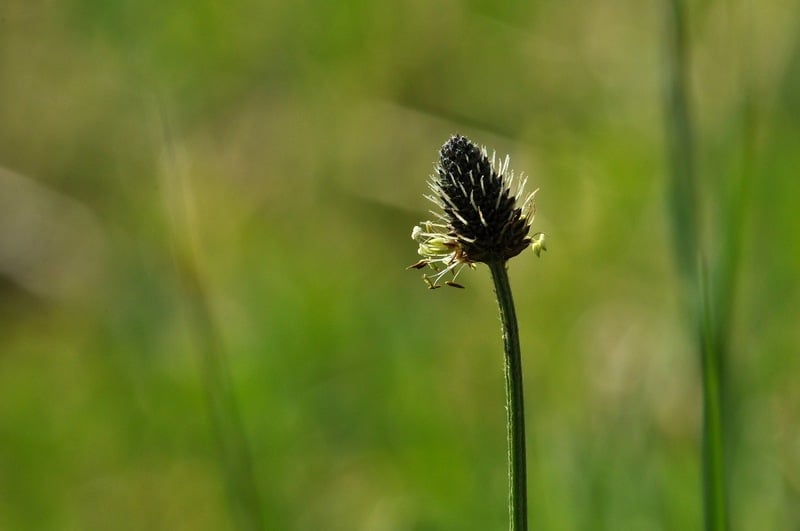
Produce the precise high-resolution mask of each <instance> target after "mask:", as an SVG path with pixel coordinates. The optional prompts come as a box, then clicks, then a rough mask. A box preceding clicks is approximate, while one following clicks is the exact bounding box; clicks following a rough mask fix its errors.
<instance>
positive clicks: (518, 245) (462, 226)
mask: <svg viewBox="0 0 800 531" xmlns="http://www.w3.org/2000/svg"><path fill="white" fill-rule="evenodd" d="M439 157H440V158H439V163H438V164H437V165H436V168H435V173H434V174H433V175H431V177H430V180H429V181H428V187H429V188H430V189H431V191H432V192H433V194H432V195H427V196H425V197H427V198H428V199H429V200H430V201H432V202H433V203H434V204H435V205H436V206H438V207H439V208H440V209H441V212H432V213H433V214H434V215H435V216H436V217H437V218H438V221H436V222H433V221H424V222H422V223H420V224H419V225H417V226H415V227H414V230H413V231H412V233H411V237H412V238H413V239H414V240H416V241H417V242H419V250H418V252H419V254H420V255H421V256H422V260H420V261H419V262H417V263H416V264H414V265H412V266H411V267H413V268H416V269H420V268H423V267H425V266H429V267H431V268H432V269H433V270H434V271H435V273H434V274H433V275H430V276H428V275H426V276H425V277H423V278H424V279H425V281H426V283H427V284H428V286H429V287H430V288H437V287H439V284H438V283H439V281H440V280H441V279H442V277H444V276H445V275H447V274H448V273H450V272H452V273H453V279H454V280H455V277H456V276H457V275H458V273H459V272H460V271H461V269H462V268H463V266H465V265H467V266H470V267H474V264H475V263H476V262H483V263H494V262H505V261H506V260H508V259H509V258H513V257H514V256H516V255H518V254H519V253H521V252H522V251H523V250H525V248H526V247H528V246H532V247H533V250H534V251H535V252H536V254H537V256H538V255H539V254H540V253H541V251H542V250H545V246H544V235H543V234H541V233H537V234H534V235H533V236H532V237H531V236H529V235H528V234H529V232H530V224H531V221H533V214H534V201H533V200H534V196H535V195H536V190H534V191H533V192H531V193H529V194H527V195H526V194H525V193H524V189H525V183H526V181H527V178H521V177H520V178H517V179H516V181H517V182H516V185H515V183H514V181H515V177H514V172H512V171H510V170H509V169H508V156H506V157H505V159H503V160H502V161H498V160H496V159H495V155H494V153H493V154H492V157H491V159H490V158H489V156H488V154H487V151H486V149H485V148H478V147H477V146H476V145H475V144H473V143H472V142H471V141H470V140H468V139H467V138H465V137H463V136H461V135H454V136H452V137H451V138H450V139H449V140H448V141H447V142H445V144H444V145H443V146H442V149H441V150H440V152H439ZM513 187H516V190H512V188H513ZM445 284H448V285H452V286H456V287H462V286H461V285H460V284H456V283H455V282H453V281H447V282H445Z"/></svg>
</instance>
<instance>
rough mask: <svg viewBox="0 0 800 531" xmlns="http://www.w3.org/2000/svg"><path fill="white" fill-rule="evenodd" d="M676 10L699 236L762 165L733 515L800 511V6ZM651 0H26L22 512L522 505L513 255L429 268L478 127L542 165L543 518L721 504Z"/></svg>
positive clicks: (3, 183) (73, 525)
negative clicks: (428, 227)
mask: <svg viewBox="0 0 800 531" xmlns="http://www.w3.org/2000/svg"><path fill="white" fill-rule="evenodd" d="M689 17H690V18H689V21H690V22H689V27H688V30H689V38H690V48H689V51H690V58H691V62H692V65H693V66H692V71H691V75H692V77H691V79H692V85H691V87H690V88H691V94H692V98H693V99H692V105H693V108H694V110H695V111H696V113H695V117H696V119H697V122H696V123H697V142H698V148H699V152H698V167H699V174H700V177H701V180H702V184H701V186H700V192H701V199H702V204H703V207H704V209H703V212H704V214H703V217H702V219H703V238H704V241H705V247H706V250H707V252H708V254H709V257H710V259H711V260H712V262H713V257H714V256H715V255H716V254H717V252H718V250H719V249H718V247H719V241H720V238H719V235H720V234H721V233H723V232H724V229H725V224H724V223H722V222H720V221H719V220H720V219H721V217H720V215H719V212H720V210H721V208H722V206H723V205H724V204H726V199H725V198H726V197H727V195H726V194H728V191H729V186H728V184H729V183H730V182H733V181H735V180H736V179H738V177H737V176H738V175H740V174H741V172H742V171H743V170H742V168H750V169H751V170H752V171H751V176H752V178H751V179H750V180H749V185H748V188H747V195H746V201H745V204H744V208H742V209H741V210H740V211H738V212H736V219H737V220H738V221H739V222H740V227H741V230H738V229H737V232H738V234H737V238H738V241H739V243H740V244H741V249H742V252H741V256H740V260H739V261H738V272H739V275H738V277H737V281H736V284H735V286H736V288H737V291H736V298H735V299H734V302H733V306H732V308H731V311H732V312H733V313H732V321H731V326H730V330H729V337H730V344H731V348H730V352H729V354H730V356H729V359H727V360H726V371H727V372H726V374H727V379H728V383H729V389H730V393H729V403H728V406H729V412H730V418H729V420H730V422H729V423H728V428H729V432H730V437H729V441H730V446H729V448H728V450H729V456H728V457H729V463H730V487H731V512H732V521H733V523H734V528H735V529H737V530H738V529H752V530H767V529H800V509H799V508H800V386H799V385H798V384H797V381H798V374H800V372H798V369H800V357H798V354H800V349H799V348H798V346H799V345H800V327H798V315H799V314H800V312H799V311H798V309H800V292H799V291H798V283H797V277H798V272H800V238H798V234H800V216H797V205H798V199H797V198H798V195H800V179H798V177H800V175H799V173H798V172H799V171H800V170H799V169H800V120H799V119H798V116H800V5H799V4H798V3H797V2H791V1H779V0H771V1H767V2H754V1H752V0H732V1H726V2H709V1H701V2H695V3H692V4H691V6H690V9H689ZM662 22H663V9H662V6H661V5H660V3H658V2H639V1H635V0H623V1H620V2H596V3H590V2H580V3H578V2H558V1H552V0H550V1H541V2H505V3H503V2H498V3H495V2H489V1H485V0H472V1H466V2H426V1H421V0H416V1H414V0H411V1H407V2H394V3H382V2H366V1H343V2H322V1H316V2H313V1H305V2H288V1H286V2H276V1H269V0H268V1H253V0H234V1H231V2H218V1H212V0H198V1H195V2H191V3H185V2H175V1H154V0H144V1H141V0H140V1H132V0H117V1H113V2H106V1H100V0H60V1H41V2H39V1H33V2H31V1H27V0H5V1H4V2H3V3H2V5H0V530H3V531H5V530H51V529H52V530H62V529H63V530H66V529H69V530H72V529H74V530H87V529H91V530H94V529H97V530H107V529H115V530H116V529H119V530H126V529H131V530H133V529H136V530H148V531H155V530H175V529H186V530H226V529H230V530H233V529H245V528H247V522H248V518H247V516H246V514H245V516H244V517H242V513H247V512H248V511H251V512H252V511H255V510H256V508H257V510H258V511H260V512H261V514H262V518H263V522H264V528H265V529H270V530H312V529H313V530H316V529H320V530H332V531H336V530H348V531H349V530H376V531H377V530H420V531H423V530H466V529H475V530H487V529H504V528H505V527H506V499H507V493H506V488H507V487H506V476H505V474H506V462H505V461H506V448H505V444H506V443H505V425H504V423H505V412H504V391H503V373H502V350H501V341H500V334H499V322H498V318H497V310H496V306H495V301H494V299H493V294H492V289H491V282H490V279H489V275H488V271H487V270H486V268H485V267H483V266H481V267H479V268H478V270H476V271H465V272H464V274H463V275H462V276H461V277H459V278H460V282H462V283H463V284H465V285H466V286H467V289H466V290H464V291H461V290H453V289H441V290H437V291H428V290H426V289H425V286H424V284H423V283H422V281H421V279H420V278H419V277H420V274H419V272H417V271H406V270H405V269H404V268H405V267H406V266H407V265H408V264H411V263H413V262H415V261H416V260H417V259H418V257H417V256H416V244H415V243H414V242H413V241H412V240H411V239H410V232H411V228H412V226H413V225H414V224H415V223H416V222H418V221H420V220H422V219H428V218H429V217H430V216H429V214H428V213H427V210H428V209H429V207H430V204H429V203H428V202H427V201H426V200H425V199H424V198H423V197H422V194H423V193H426V192H427V189H426V186H425V180H426V178H427V176H428V174H429V173H430V172H431V171H432V168H433V163H434V161H435V160H436V157H437V151H438V148H439V146H440V145H441V144H442V143H443V142H444V141H445V140H446V139H447V137H448V136H449V135H450V134H452V133H455V132H460V133H462V134H465V135H467V136H469V137H470V138H472V139H473V140H474V141H476V142H477V143H479V144H484V145H487V146H488V147H489V148H490V149H496V150H497V151H498V152H499V153H501V154H505V153H509V154H510V155H511V166H512V167H513V168H514V169H516V171H517V172H519V171H523V172H525V173H526V174H527V175H529V176H530V181H529V186H530V185H533V187H534V188H535V187H539V188H540V192H539V194H538V196H537V197H538V200H537V206H538V211H537V217H536V220H535V223H534V230H539V231H544V232H546V233H547V235H548V247H549V251H548V252H547V253H545V254H544V255H543V257H542V258H541V259H538V260H537V259H536V258H535V257H534V256H533V254H532V253H524V254H523V255H522V256H520V257H518V258H515V259H514V260H513V261H512V262H511V267H510V274H511V281H512V285H513V288H514V291H515V296H516V300H517V305H518V308H517V310H518V314H519V315H518V316H519V319H520V326H521V334H522V350H523V357H524V372H525V385H526V403H527V416H528V448H529V474H530V478H529V483H530V514H531V522H532V529H545V530H573V529H576V530H577V529H582V530H599V529H600V530H601V529H615V530H616V529H625V530H661V529H663V530H672V529H699V528H700V526H701V522H702V514H701V513H702V510H701V507H702V505H701V497H700V492H701V480H700V471H699V470H700V468H699V467H700V465H699V445H700V433H699V431H700V428H699V426H700V411H701V410H700V388H699V381H700V380H699V376H698V363H697V360H696V354H695V352H694V346H693V337H692V334H691V331H690V329H688V327H687V323H686V318H685V315H684V314H685V311H684V309H683V308H684V305H683V304H682V302H681V295H680V291H681V287H680V285H679V279H678V275H677V273H676V268H675V266H674V259H673V256H672V252H671V243H670V242H671V239H670V233H669V230H670V229H669V227H670V223H669V219H668V215H669V212H668V209H667V206H666V199H665V197H666V190H667V178H668V177H667V176H668V172H667V169H666V157H665V154H664V152H665V151H664V145H665V141H664V135H663V131H664V119H665V115H664V112H663V105H662V100H663V98H662V85H663V81H664V70H665V68H664V60H663V57H664V46H663V41H664V37H663V34H664V31H663V26H664V25H663V23H662ZM748 113H751V114H748ZM745 116H750V117H751V118H752V119H750V120H747V119H745ZM743 139H750V141H751V144H750V145H751V146H752V148H753V149H752V150H751V151H748V150H745V149H743V147H742V146H743V142H744V140H743ZM747 153H750V155H747ZM745 159H747V160H745ZM209 397H210V400H209ZM234 405H235V406H236V407H238V413H237V412H236V410H235V408H234ZM240 428H241V429H240ZM237 433H239V434H243V436H244V437H239V436H238V435H237ZM248 454H249V458H247V455H248ZM250 480H252V482H253V483H254V487H253V488H251V487H250V485H251V483H250ZM226 485H228V486H226ZM254 489H255V490H257V496H258V497H257V499H255V500H254V499H252V498H248V497H247V495H248V494H247V493H252V492H253V490H254ZM237 515H238V516H237Z"/></svg>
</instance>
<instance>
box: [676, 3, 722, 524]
mask: <svg viewBox="0 0 800 531" xmlns="http://www.w3.org/2000/svg"><path fill="white" fill-rule="evenodd" d="M664 7H665V13H664V15H665V16H664V21H665V24H666V25H665V28H664V39H665V44H666V46H665V62H666V75H665V83H664V104H665V125H666V131H665V136H666V142H667V149H668V158H669V161H668V162H669V170H670V194H669V199H670V213H671V220H672V228H673V244H674V245H673V251H674V255H675V259H676V262H677V264H678V268H679V270H680V273H681V278H682V281H683V284H684V286H685V289H684V294H685V301H686V305H687V309H688V310H689V311H688V315H689V317H690V319H691V321H692V322H693V323H694V325H693V327H694V329H695V330H696V332H697V336H696V340H697V352H698V354H699V358H700V366H701V375H702V376H701V381H702V389H703V394H702V396H703V407H702V410H703V421H702V422H703V429H702V434H703V435H702V437H703V440H702V452H701V454H702V476H703V514H704V523H705V529H706V531H725V530H727V529H728V505H727V489H726V480H725V448H724V429H723V419H724V411H723V408H724V402H723V399H722V397H723V373H722V365H723V360H722V352H721V350H720V348H721V336H722V332H721V331H720V330H718V329H717V327H716V326H715V323H714V319H715V316H717V314H718V313H719V312H718V311H716V310H717V309H716V308H715V307H714V303H715V302H717V301H718V300H720V294H716V296H715V297H714V298H713V299H712V294H711V288H710V285H711V283H710V281H709V279H708V274H707V272H706V265H705V263H704V261H703V260H704V259H703V258H701V257H702V255H703V253H702V245H701V230H700V223H699V219H700V216H699V212H698V210H699V201H698V198H697V195H698V194H697V170H696V156H695V150H696V147H695V140H694V127H693V120H692V113H691V109H690V105H689V99H690V97H689V94H690V89H689V87H690V83H689V73H690V65H689V45H688V29H687V19H688V17H687V13H686V6H685V4H684V1H683V0H664Z"/></svg>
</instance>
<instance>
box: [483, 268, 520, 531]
mask: <svg viewBox="0 0 800 531" xmlns="http://www.w3.org/2000/svg"><path fill="white" fill-rule="evenodd" d="M489 269H490V270H491V272H492V280H494V290H495V293H496V294H497V305H498V306H499V307H500V319H501V320H502V322H503V348H504V350H505V376H506V428H507V435H508V488H509V494H508V512H509V520H510V522H509V529H510V530H511V531H527V529H528V493H527V490H528V487H527V471H526V464H525V461H526V460H525V402H524V399H523V393H522V358H521V356H520V348H519V329H518V327H517V314H516V311H515V309H514V299H513V298H512V296H511V285H510V284H509V282H508V272H507V270H506V264H505V262H494V263H491V264H489Z"/></svg>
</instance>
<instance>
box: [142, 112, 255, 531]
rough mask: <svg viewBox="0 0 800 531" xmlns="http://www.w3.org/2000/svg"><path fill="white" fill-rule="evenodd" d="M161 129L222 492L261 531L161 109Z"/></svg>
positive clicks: (246, 525) (243, 521)
mask: <svg viewBox="0 0 800 531" xmlns="http://www.w3.org/2000/svg"><path fill="white" fill-rule="evenodd" d="M157 108H158V110H159V117H158V118H159V123H160V125H161V127H160V129H161V136H162V141H163V149H164V151H165V159H166V164H165V166H166V167H165V169H164V172H163V174H164V180H165V182H164V191H165V194H166V196H167V197H166V201H165V207H166V209H167V211H168V212H167V214H168V216H169V217H171V218H172V219H171V225H172V235H171V236H172V237H171V241H172V247H173V253H174V260H175V264H176V269H177V275H178V280H179V282H180V285H181V287H182V289H183V298H184V301H183V302H184V305H185V308H186V311H187V315H188V321H189V328H190V332H191V334H192V336H193V338H194V339H195V341H196V343H197V349H198V355H199V357H200V363H201V371H202V378H203V388H204V390H205V395H206V401H207V405H208V409H209V417H210V421H211V426H212V430H213V432H214V437H215V439H216V442H217V445H218V448H219V452H220V459H221V463H222V468H223V473H224V475H225V483H226V490H227V493H228V497H229V500H230V504H231V508H232V510H233V513H234V515H235V519H236V523H237V524H238V528H239V529H242V530H243V531H261V530H263V529H264V522H263V514H262V509H261V502H260V498H259V494H258V487H257V483H256V479H255V474H254V472H253V465H252V457H251V451H250V447H249V444H248V442H247V438H246V436H245V431H244V426H243V425H242V420H241V416H240V413H239V408H238V405H237V403H236V398H235V393H234V389H233V385H232V383H231V377H230V374H229V370H228V366H227V363H226V360H225V355H224V349H223V347H222V341H221V338H220V333H219V330H218V328H217V323H216V321H215V319H214V317H213V313H212V310H211V304H210V301H209V297H208V292H207V288H206V282H205V280H204V279H203V276H202V274H201V272H200V267H199V263H198V254H197V245H196V244H195V241H196V235H195V234H194V231H193V230H192V228H193V223H192V219H193V218H192V216H191V206H192V205H191V195H190V190H189V189H188V186H187V184H186V183H185V176H184V174H183V172H182V171H181V169H180V168H179V167H178V164H177V160H176V153H175V145H174V141H173V137H172V133H171V130H170V127H169V121H168V116H167V114H166V112H165V111H164V109H163V106H161V105H158V106H157Z"/></svg>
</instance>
